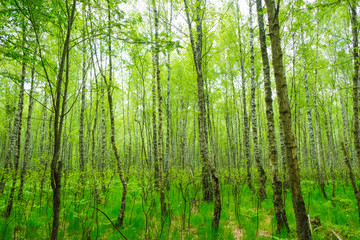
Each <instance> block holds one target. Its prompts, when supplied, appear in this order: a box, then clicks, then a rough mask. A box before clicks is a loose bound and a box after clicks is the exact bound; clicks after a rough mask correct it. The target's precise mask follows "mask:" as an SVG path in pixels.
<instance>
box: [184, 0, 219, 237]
mask: <svg viewBox="0 0 360 240" xmlns="http://www.w3.org/2000/svg"><path fill="white" fill-rule="evenodd" d="M202 4H203V3H202V1H201V0H197V1H196V33H197V42H196V44H195V41H194V37H193V33H192V27H191V21H190V14H189V8H188V4H187V1H186V0H184V5H185V12H186V20H187V24H188V29H189V35H190V42H191V48H192V53H193V57H194V63H195V67H196V74H197V90H198V105H199V106H198V107H199V110H200V113H199V138H200V153H201V157H202V160H203V173H202V174H203V190H204V200H206V201H209V200H211V199H212V197H213V192H212V187H211V185H210V181H209V180H208V178H209V177H208V175H207V174H209V173H210V174H211V177H212V180H213V182H214V196H215V203H214V217H213V221H212V224H211V226H212V228H213V229H215V230H217V229H218V228H219V222H220V215H221V198H220V181H219V178H218V176H217V173H216V171H215V168H214V167H213V166H212V164H211V163H210V160H209V147H208V141H207V140H208V139H207V126H206V112H205V95H204V81H203V75H202V74H203V73H202V21H203V18H202V17H201V16H204V15H203V11H204V10H205V9H204V8H202V6H201V5H202Z"/></svg>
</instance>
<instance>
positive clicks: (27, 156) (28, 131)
mask: <svg viewBox="0 0 360 240" xmlns="http://www.w3.org/2000/svg"><path fill="white" fill-rule="evenodd" d="M34 75H35V65H34V66H33V67H32V70H31V87H30V93H29V110H28V118H27V125H26V133H25V145H24V162H23V166H22V169H21V174H20V187H19V192H18V200H21V199H22V195H23V188H24V183H25V175H26V170H27V166H28V162H29V159H30V158H31V153H30V148H31V141H30V140H31V123H32V112H33V106H34V98H33V93H34V78H35V76H34Z"/></svg>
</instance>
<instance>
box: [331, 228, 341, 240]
mask: <svg viewBox="0 0 360 240" xmlns="http://www.w3.org/2000/svg"><path fill="white" fill-rule="evenodd" d="M331 232H332V233H333V234H334V235H335V237H336V238H337V239H338V240H342V239H341V237H339V235H337V234H336V232H335V231H334V230H332V229H331Z"/></svg>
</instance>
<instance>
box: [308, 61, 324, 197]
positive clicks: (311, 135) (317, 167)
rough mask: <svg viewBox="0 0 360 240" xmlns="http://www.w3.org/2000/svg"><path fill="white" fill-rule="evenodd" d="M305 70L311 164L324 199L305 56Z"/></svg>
mask: <svg viewBox="0 0 360 240" xmlns="http://www.w3.org/2000/svg"><path fill="white" fill-rule="evenodd" d="M304 69H305V72H304V82H305V91H306V104H307V118H308V126H309V138H310V154H311V163H312V165H313V166H314V167H315V170H316V175H317V181H318V184H319V187H320V190H321V193H322V195H323V197H324V198H327V196H326V193H325V184H324V179H323V177H322V172H321V168H320V167H321V166H320V164H319V161H320V160H319V158H318V156H317V151H316V145H315V137H314V129H313V120H312V113H311V108H310V93H309V85H308V78H307V70H306V59H305V56H304ZM314 91H316V90H314Z"/></svg>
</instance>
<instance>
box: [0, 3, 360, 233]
mask: <svg viewBox="0 0 360 240" xmlns="http://www.w3.org/2000/svg"><path fill="white" fill-rule="evenodd" d="M358 12H359V3H358V2H357V1H354V0H342V1H341V0H340V1H337V0H331V1H330V0H329V1H325V2H324V1H317V0H314V1H303V0H284V1H274V0H265V2H262V1H261V0H256V1H253V0H250V1H238V0H235V1H228V0H225V1H210V2H209V1H204V0H191V1H190V0H183V1H175V0H168V1H164V0H151V1H135V2H130V1H129V2H126V1H121V0H106V1H92V0H83V1H77V0H73V1H38V0H5V1H2V2H1V10H0V57H1V65H0V83H1V84H0V111H1V114H0V122H1V123H2V124H1V125H0V139H1V141H0V144H1V146H0V158H1V171H0V196H1V204H0V210H1V211H2V212H3V214H2V216H1V218H0V220H1V221H2V222H1V223H2V225H3V226H4V227H3V228H2V229H0V230H1V231H2V232H1V233H0V234H1V235H2V236H3V238H7V237H6V236H7V235H6V234H8V233H7V232H13V236H14V238H17V237H19V236H17V235H16V232H17V230H16V226H18V225H20V223H19V224H18V225H17V224H16V221H15V223H14V221H11V218H14V208H16V209H18V211H20V212H21V211H24V212H28V216H30V215H31V214H32V212H33V207H34V205H35V206H37V205H38V206H40V207H39V208H40V209H41V207H42V204H45V203H44V201H50V202H51V204H50V207H49V203H47V207H46V209H48V208H50V209H51V213H50V212H48V210H46V213H42V211H40V210H38V211H39V213H38V215H41V214H45V215H46V216H47V217H48V218H47V219H49V218H51V223H50V222H47V224H50V225H51V227H50V225H49V227H48V232H43V234H45V235H46V234H47V235H46V238H49V237H50V238H51V239H58V238H65V235H64V232H66V231H67V230H66V229H67V226H66V224H62V222H66V221H67V220H66V218H67V217H66V216H67V215H65V214H64V213H63V210H64V208H65V203H66V202H67V201H68V202H70V203H71V204H72V203H75V210H76V206H77V203H78V201H81V199H83V200H84V201H85V200H86V199H92V200H91V201H90V200H89V201H88V202H86V206H87V209H92V210H94V213H92V215H91V214H90V213H88V212H87V213H86V214H88V215H86V214H85V215H86V216H87V217H88V218H85V219H86V220H89V219H95V215H94V214H95V213H96V221H97V222H98V220H97V219H98V215H97V214H98V213H99V212H100V213H102V214H104V215H105V216H106V217H108V216H107V214H106V213H105V212H104V211H102V210H101V209H104V208H105V207H106V206H109V205H108V203H109V202H110V201H111V200H110V199H109V198H108V196H109V195H107V194H109V192H110V191H111V188H113V187H114V185H112V184H113V183H112V181H113V178H116V179H118V180H119V181H118V182H117V184H119V185H116V186H117V187H119V188H118V189H119V191H116V195H117V198H116V201H117V202H118V203H119V204H118V205H119V208H117V209H116V211H117V213H116V214H117V216H118V217H117V218H116V219H111V218H109V217H108V218H109V221H110V222H111V223H112V224H113V226H110V228H114V229H116V231H118V232H119V233H120V234H121V236H122V237H124V238H126V236H125V235H126V234H123V232H122V231H123V230H124V229H125V230H126V228H127V227H128V226H129V225H131V224H129V223H128V222H127V221H130V223H131V219H132V216H133V209H134V206H135V204H136V200H135V199H136V196H138V199H140V197H141V199H142V200H141V206H142V212H141V213H138V214H143V218H144V219H145V227H144V230H142V231H143V232H141V233H139V235H137V237H139V238H146V239H150V238H156V237H154V236H153V235H151V228H155V227H154V226H153V225H151V219H152V217H153V216H155V215H156V214H157V213H153V212H152V211H155V210H154V209H155V208H158V209H159V211H160V212H159V213H158V216H159V218H158V220H159V226H160V227H156V229H157V228H159V229H160V230H156V231H157V236H158V237H159V238H160V237H164V235H162V234H163V231H164V226H169V229H170V226H171V224H176V223H174V222H175V220H171V219H172V216H173V214H174V213H173V212H174V211H175V210H174V206H172V202H171V197H170V195H171V194H170V193H171V191H172V190H173V191H174V189H176V190H175V193H176V194H177V198H179V199H182V200H181V204H182V206H183V207H184V210H183V212H182V213H181V217H182V228H183V229H185V223H186V221H188V228H190V225H191V224H190V223H191V214H192V211H195V210H194V209H196V206H197V204H198V203H197V200H201V201H202V202H203V204H207V203H209V204H211V206H212V207H213V210H212V218H211V219H212V223H211V228H212V230H213V231H214V232H218V231H219V227H220V228H221V227H223V226H221V224H222V222H221V221H222V220H221V218H222V209H223V208H224V207H225V206H227V207H229V201H230V200H229V199H230V197H229V196H228V198H227V202H224V201H225V200H224V196H226V195H225V192H226V194H230V193H229V192H230V190H229V191H227V190H225V189H226V186H230V187H231V189H232V190H231V194H232V196H233V197H232V200H231V201H233V203H232V204H233V205H231V207H230V208H231V209H232V210H231V211H230V212H232V211H233V212H234V214H235V215H236V217H237V224H238V225H239V227H241V224H242V223H241V219H240V218H239V217H238V216H241V212H240V207H239V206H240V205H241V192H242V191H243V190H242V189H243V187H242V186H245V188H246V189H247V190H249V191H250V195H252V198H253V199H257V200H256V201H257V202H258V204H257V205H258V207H259V205H260V203H261V202H264V201H267V200H269V201H272V202H273V206H272V208H273V213H271V214H270V215H274V221H276V228H275V229H273V232H272V233H273V234H281V233H283V232H286V234H294V231H295V225H294V224H295V223H296V231H295V232H296V236H297V238H298V239H312V234H313V230H314V227H313V226H312V225H313V224H312V220H311V217H310V216H309V205H310V200H311V198H310V195H309V197H308V202H307V203H306V204H305V201H304V197H306V196H305V195H304V193H303V190H302V188H301V186H302V183H304V182H308V183H311V186H316V188H314V189H318V190H319V193H320V195H321V198H322V199H323V200H324V201H327V200H329V201H330V200H331V201H332V202H334V201H335V200H334V199H337V198H340V199H341V198H342V197H344V196H342V195H341V194H340V195H339V196H337V194H338V193H337V192H336V189H337V188H339V187H340V186H344V185H343V184H345V183H348V182H350V183H351V188H352V190H353V193H352V198H351V201H352V204H354V205H352V206H355V203H356V204H357V209H355V208H353V209H352V211H353V212H356V213H357V214H358V219H357V220H356V224H355V225H356V226H358V225H359V221H360V187H359V184H358V180H359V175H358V174H359V169H360V144H359V139H360V138H359V113H358V112H359V97H360V96H359V90H358V88H359V43H358V37H359V36H358V29H359V22H358V19H357V15H358ZM187 177H188V179H189V180H188V182H187V183H186V184H185V182H184V181H183V178H187ZM197 179H198V180H199V184H198V183H197V182H198V180H197ZM114 181H115V182H116V180H114ZM200 182H201V184H200ZM134 185H137V186H140V187H137V188H135V190H134ZM47 186H51V196H49V195H48V193H49V192H48V191H46V189H47ZM120 186H121V187H120ZM200 186H201V187H200ZM267 186H268V187H267ZM73 188H76V190H74V189H73ZM343 188H344V192H345V187H343ZM114 189H115V188H114ZM32 191H34V192H33V193H32ZM288 191H290V193H291V199H292V207H288V206H286V193H287V192H288ZM69 192H71V193H75V195H74V196H75V200H70V197H69V196H70V195H71V194H69ZM45 194H46V199H47V200H44V199H43V198H44V195H45ZM149 196H150V197H149ZM72 197H73V196H72ZM148 198H150V199H152V200H151V201H150V200H149V199H148ZM344 198H345V197H344ZM132 201H133V202H132ZM254 201H255V200H254ZM42 202H43V203H42ZM30 203H31V204H30ZM155 203H159V205H156V204H155ZM129 204H130V205H129ZM132 204H133V205H132ZM154 204H155V205H154ZM139 205H140V202H139ZM30 206H31V210H29V207H30ZM153 206H156V207H153ZM43 207H44V206H43ZM175 208H176V207H175ZM227 209H228V208H226V210H225V211H228V210H227ZM113 210H114V209H113ZM113 210H112V211H113ZM34 211H35V210H34ZM78 211H80V210H78ZM81 211H83V210H81ZM87 211H89V210H87ZM89 214H90V215H89ZM194 214H195V213H194ZM226 214H228V213H226ZM289 214H291V215H292V214H294V219H295V220H293V218H292V217H291V219H289V217H288V216H289ZM85 215H84V216H85ZM84 216H83V217H84ZM186 216H187V217H188V220H186ZM15 219H17V218H16V217H15ZM19 219H20V218H19ZM127 219H130V220H127ZM19 221H20V220H19ZM172 221H174V222H172ZM291 221H292V222H293V223H291ZM85 222H86V221H85V220H84V218H83V222H82V224H83V229H85V230H83V233H82V236H83V238H87V239H91V236H94V235H93V234H95V233H94V231H95V230H94V227H92V225H91V224H90V225H89V226H88V225H86V223H85ZM127 223H128V224H127ZM11 224H13V225H11ZM127 225H128V226H127ZM9 226H10V227H9ZM18 227H19V226H18ZM19 228H20V227H19ZM292 228H293V229H292ZM122 229H123V230H122ZM26 231H28V230H26ZM59 231H60V232H61V231H62V233H61V234H62V235H61V237H59ZM98 231H99V230H98ZM126 231H130V230H129V229H127V230H126ZM131 231H134V232H136V231H137V230H136V229H132V230H131ZM291 231H293V233H291ZM331 231H332V230H331ZM20 232H21V231H20ZM23 232H25V230H24V231H23ZM257 232H258V230H257ZM332 233H333V237H334V236H335V237H339V235H338V234H337V233H336V232H334V231H332ZM104 234H105V233H104ZM98 235H99V234H98V232H97V234H96V238H98V237H99V236H98ZM195 236H196V234H195V233H193V237H195ZM20 237H21V236H20ZM44 237H45V236H44ZM68 237H69V236H68ZM167 237H169V235H168V236H167ZM235 237H236V236H235ZM181 238H182V236H181Z"/></svg>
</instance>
